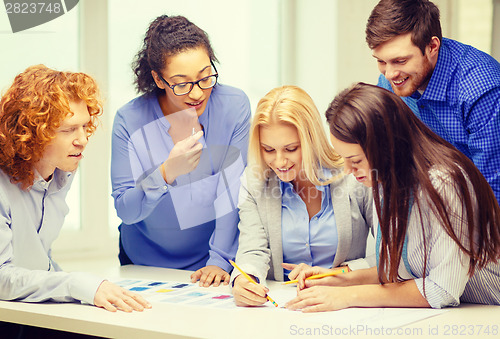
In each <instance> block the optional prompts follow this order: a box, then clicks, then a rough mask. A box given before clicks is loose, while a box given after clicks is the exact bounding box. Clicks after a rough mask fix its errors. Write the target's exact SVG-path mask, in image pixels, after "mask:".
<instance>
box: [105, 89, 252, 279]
mask: <svg viewBox="0 0 500 339" xmlns="http://www.w3.org/2000/svg"><path fill="white" fill-rule="evenodd" d="M198 120H199V123H200V124H201V125H202V126H203V130H204V134H203V137H202V139H200V143H201V144H202V145H203V147H204V148H203V152H202V155H201V160H200V163H199V164H198V166H197V168H196V169H195V170H194V171H192V172H191V173H188V174H185V175H183V176H180V177H178V178H177V179H176V180H175V182H174V184H173V185H168V184H166V183H165V180H164V179H163V176H162V174H161V170H160V165H161V164H162V163H163V162H164V161H165V160H166V159H167V158H168V155H169V154H170V151H171V150H172V148H173V147H174V142H173V140H172V137H171V136H170V134H169V133H168V130H169V128H170V124H169V122H168V120H167V119H166V118H165V116H164V115H163V112H162V110H161V108H160V105H159V103H158V99H157V97H156V96H153V95H149V96H148V95H143V96H140V97H138V98H135V99H133V100H132V101H130V102H129V103H127V104H126V105H124V106H123V107H121V108H120V109H119V110H118V112H117V114H116V116H115V121H114V125H113V135H112V155H111V181H112V186H113V187H112V189H113V192H112V195H113V198H114V200H115V208H116V211H117V214H118V217H120V218H121V220H122V224H121V225H120V233H121V241H122V244H123V248H124V250H125V252H126V254H127V256H128V257H129V258H130V259H131V260H132V262H133V263H134V264H138V265H148V266H159V267H168V268H176V269H187V270H197V269H199V268H202V267H204V266H206V265H216V266H219V267H221V268H222V269H224V270H226V271H227V272H230V271H231V269H232V266H231V265H230V264H229V262H228V261H227V260H228V259H234V256H235V254H236V250H237V247H238V221H239V219H238V211H237V208H236V206H237V200H238V192H239V187H240V181H239V178H240V176H241V174H242V173H243V169H244V166H245V164H246V154H247V148H248V132H249V128H250V103H249V100H248V98H247V96H246V95H245V93H244V92H243V91H241V90H239V89H237V88H234V87H230V86H226V85H221V84H217V85H216V86H215V87H214V88H213V89H212V93H211V95H210V98H209V99H208V102H207V106H206V108H205V111H204V112H203V114H202V115H201V116H199V117H198Z"/></svg>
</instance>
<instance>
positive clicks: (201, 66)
mask: <svg viewBox="0 0 500 339" xmlns="http://www.w3.org/2000/svg"><path fill="white" fill-rule="evenodd" d="M214 73H215V72H214V70H212V64H211V62H210V57H209V56H208V53H207V51H206V50H205V48H204V47H201V46H200V47H197V48H193V49H189V50H187V51H184V52H181V53H178V54H176V55H173V56H170V57H167V59H166V67H165V68H164V69H163V70H162V72H161V75H162V77H163V78H164V79H165V80H166V81H167V82H168V83H169V84H170V85H171V86H173V85H177V84H180V83H183V82H188V81H198V80H200V79H202V78H204V77H207V76H209V75H212V74H214ZM152 75H153V79H154V80H155V82H156V85H157V86H158V87H159V88H161V89H164V90H165V95H162V96H160V97H159V101H160V106H161V108H162V110H163V114H165V115H168V114H172V113H176V112H179V111H183V110H185V109H189V108H191V109H192V108H194V109H196V113H197V115H198V116H200V115H202V114H203V112H204V111H205V107H207V101H208V98H210V94H211V93H212V88H209V89H201V88H200V87H199V86H198V85H194V86H193V89H192V90H191V92H189V93H188V94H184V95H175V94H174V91H173V90H172V89H171V88H170V87H168V86H167V84H165V83H164V82H163V81H162V80H161V79H160V77H159V76H158V74H157V73H156V72H155V71H152Z"/></svg>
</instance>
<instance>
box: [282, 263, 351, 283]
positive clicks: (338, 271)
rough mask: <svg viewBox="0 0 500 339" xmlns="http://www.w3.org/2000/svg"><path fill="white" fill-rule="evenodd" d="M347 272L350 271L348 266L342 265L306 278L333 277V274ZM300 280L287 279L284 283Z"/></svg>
mask: <svg viewBox="0 0 500 339" xmlns="http://www.w3.org/2000/svg"><path fill="white" fill-rule="evenodd" d="M347 272H348V269H347V267H340V268H337V269H336V270H333V271H330V272H328V273H322V274H316V275H311V276H310V277H307V278H306V280H307V279H320V278H324V277H331V276H334V275H337V274H341V273H347ZM298 282H299V281H298V280H290V281H285V282H284V283H283V285H288V284H296V283H298Z"/></svg>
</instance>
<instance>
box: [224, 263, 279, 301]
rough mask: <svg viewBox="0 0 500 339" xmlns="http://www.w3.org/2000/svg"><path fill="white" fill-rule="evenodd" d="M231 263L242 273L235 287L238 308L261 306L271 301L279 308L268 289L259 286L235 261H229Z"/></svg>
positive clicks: (234, 293) (234, 294)
mask: <svg viewBox="0 0 500 339" xmlns="http://www.w3.org/2000/svg"><path fill="white" fill-rule="evenodd" d="M229 262H230V263H231V265H233V266H234V268H235V269H236V270H238V271H239V272H240V273H241V275H239V276H238V277H236V279H235V280H234V286H233V296H234V301H235V303H236V306H260V305H263V304H265V303H266V302H267V301H270V302H271V303H272V304H273V305H274V306H276V307H278V304H277V303H276V302H275V301H274V300H273V299H272V298H271V297H270V296H269V295H268V294H267V293H268V292H269V289H268V288H266V287H264V286H262V285H260V284H258V283H257V282H256V281H255V279H253V278H252V277H251V276H249V275H248V274H247V273H245V272H244V271H243V270H241V269H240V268H239V267H238V265H236V264H235V263H234V261H232V260H229Z"/></svg>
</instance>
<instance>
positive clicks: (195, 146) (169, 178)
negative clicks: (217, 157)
mask: <svg viewBox="0 0 500 339" xmlns="http://www.w3.org/2000/svg"><path fill="white" fill-rule="evenodd" d="M202 136H203V131H198V132H197V133H195V134H193V135H191V136H189V137H187V138H186V139H184V140H181V141H179V142H178V143H177V144H175V146H174V148H172V151H170V154H169V155H168V158H167V160H165V162H164V163H163V164H162V165H161V172H162V175H163V179H165V182H166V183H167V184H172V183H173V182H174V181H175V179H176V178H177V177H178V176H181V175H183V174H186V173H189V172H191V171H193V170H194V169H195V168H196V166H198V163H199V162H200V158H201V151H202V148H203V146H202V145H201V144H200V143H199V142H198V140H199V139H200V138H201V137H202Z"/></svg>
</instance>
